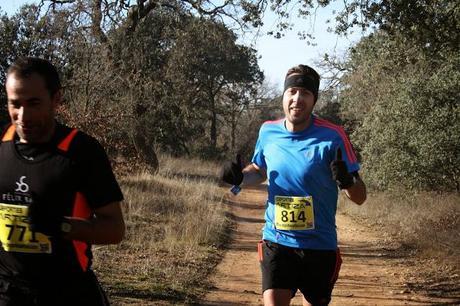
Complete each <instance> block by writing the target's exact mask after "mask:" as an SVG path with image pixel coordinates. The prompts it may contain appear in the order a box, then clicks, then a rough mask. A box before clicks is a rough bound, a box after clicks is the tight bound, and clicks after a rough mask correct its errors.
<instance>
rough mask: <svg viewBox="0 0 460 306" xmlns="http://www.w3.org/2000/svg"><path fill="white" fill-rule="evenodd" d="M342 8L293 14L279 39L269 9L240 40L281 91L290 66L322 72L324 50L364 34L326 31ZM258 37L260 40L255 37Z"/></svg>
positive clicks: (12, 8)
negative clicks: (303, 34)
mask: <svg viewBox="0 0 460 306" xmlns="http://www.w3.org/2000/svg"><path fill="white" fill-rule="evenodd" d="M37 2H38V1H34V0H14V1H13V0H0V7H1V9H2V11H4V12H6V13H7V14H8V15H13V14H14V13H15V12H16V11H17V10H18V8H19V7H21V6H22V5H23V4H25V3H37ZM339 9H340V4H339V3H337V2H335V3H333V4H332V5H331V6H330V7H328V8H322V9H319V10H318V11H317V14H316V17H315V18H314V19H313V18H310V19H300V18H296V17H295V16H293V18H294V19H293V22H294V24H295V26H294V28H293V30H291V31H288V32H286V33H285V36H284V37H283V38H280V39H276V38H274V37H273V36H270V35H266V34H265V33H267V32H269V31H276V26H275V25H276V21H275V17H274V14H273V13H271V12H269V13H266V14H265V16H264V19H263V21H264V26H263V27H262V29H260V30H259V32H258V34H257V35H256V34H255V33H251V34H249V35H246V36H245V37H244V38H242V39H240V40H241V43H243V44H246V45H249V44H252V46H253V47H254V48H255V49H256V50H257V51H258V56H259V67H260V69H261V70H262V71H263V72H264V74H265V78H266V81H267V83H268V84H269V85H271V86H273V87H274V88H276V89H278V90H279V91H281V90H282V86H283V81H284V75H285V74H286V72H287V70H288V69H289V68H290V67H292V66H295V65H298V64H307V65H310V66H312V67H314V68H316V69H317V70H318V72H319V73H320V75H321V74H323V71H321V69H320V68H319V67H316V66H315V62H317V61H319V60H320V59H321V58H322V55H323V54H324V53H328V54H334V55H339V56H340V55H343V54H344V53H345V52H346V50H347V49H348V48H349V47H350V46H351V45H353V44H355V43H356V42H358V41H359V39H360V38H361V37H362V34H361V33H354V34H351V35H349V36H348V37H341V36H340V37H339V36H338V35H337V34H334V33H329V32H328V31H327V28H328V26H331V24H326V20H327V19H330V18H332V17H333V10H339ZM291 15H295V13H292V14H291ZM332 26H333V24H332ZM302 30H306V31H307V32H309V33H312V34H313V36H314V37H315V40H314V43H315V45H308V44H307V42H306V41H305V40H301V39H299V37H298V35H297V32H299V31H302ZM255 37H257V39H254V38H255Z"/></svg>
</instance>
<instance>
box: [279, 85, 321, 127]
mask: <svg viewBox="0 0 460 306" xmlns="http://www.w3.org/2000/svg"><path fill="white" fill-rule="evenodd" d="M314 105H315V96H314V95H313V93H312V92H311V91H309V90H308V89H305V88H301V87H291V88H288V89H286V91H285V92H284V94H283V109H284V114H285V115H286V119H287V122H286V124H287V127H288V128H289V130H291V131H300V130H303V129H305V128H306V127H307V126H308V123H309V120H310V115H311V112H312V111H313V107H314Z"/></svg>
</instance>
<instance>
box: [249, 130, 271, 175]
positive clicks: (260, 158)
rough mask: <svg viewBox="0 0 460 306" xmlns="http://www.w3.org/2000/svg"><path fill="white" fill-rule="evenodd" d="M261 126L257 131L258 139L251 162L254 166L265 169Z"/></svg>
mask: <svg viewBox="0 0 460 306" xmlns="http://www.w3.org/2000/svg"><path fill="white" fill-rule="evenodd" d="M263 143H264V141H263V126H262V127H261V128H260V131H259V138H257V142H256V147H255V149H254V155H253V156H252V160H251V161H252V162H253V163H254V164H256V165H257V166H258V167H259V168H263V169H267V164H266V163H265V156H264V150H263Z"/></svg>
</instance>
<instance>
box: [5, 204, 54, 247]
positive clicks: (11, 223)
mask: <svg viewBox="0 0 460 306" xmlns="http://www.w3.org/2000/svg"><path fill="white" fill-rule="evenodd" d="M27 211H28V207H27V206H25V205H12V204H4V203H0V242H1V243H2V247H3V249H4V250H5V251H7V252H20V253H46V254H50V253H51V241H50V240H49V238H48V236H46V235H44V234H42V233H36V232H32V231H31V230H30V229H29V223H28V221H27Z"/></svg>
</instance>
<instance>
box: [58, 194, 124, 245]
mask: <svg viewBox="0 0 460 306" xmlns="http://www.w3.org/2000/svg"><path fill="white" fill-rule="evenodd" d="M68 221H69V223H70V224H71V226H72V229H71V231H70V232H69V233H67V234H65V235H64V237H65V238H67V239H72V240H80V241H85V242H88V243H91V244H116V243H119V242H120V241H121V240H122V239H123V236H124V234H125V223H124V221H123V215H122V212H121V207H120V202H112V203H110V204H107V205H104V206H102V207H100V208H97V209H95V210H94V218H92V219H90V220H83V219H76V218H68Z"/></svg>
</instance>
